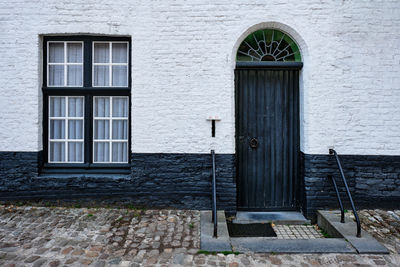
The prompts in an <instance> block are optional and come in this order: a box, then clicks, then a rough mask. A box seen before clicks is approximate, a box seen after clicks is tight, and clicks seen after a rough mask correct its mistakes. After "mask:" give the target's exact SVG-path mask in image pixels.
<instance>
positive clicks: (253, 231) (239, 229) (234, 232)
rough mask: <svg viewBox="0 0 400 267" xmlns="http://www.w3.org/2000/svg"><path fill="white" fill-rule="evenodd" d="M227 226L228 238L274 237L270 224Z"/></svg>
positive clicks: (236, 224)
mask: <svg viewBox="0 0 400 267" xmlns="http://www.w3.org/2000/svg"><path fill="white" fill-rule="evenodd" d="M227 224H228V231H229V236H230V237H276V233H275V231H274V229H273V228H272V226H271V224H270V223H249V224H240V223H231V222H227Z"/></svg>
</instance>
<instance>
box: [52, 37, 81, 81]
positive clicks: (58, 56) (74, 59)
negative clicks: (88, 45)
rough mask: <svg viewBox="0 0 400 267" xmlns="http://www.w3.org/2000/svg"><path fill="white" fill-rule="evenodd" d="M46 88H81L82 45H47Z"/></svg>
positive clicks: (56, 43) (53, 43) (56, 42)
mask: <svg viewBox="0 0 400 267" xmlns="http://www.w3.org/2000/svg"><path fill="white" fill-rule="evenodd" d="M47 51H48V53H47V86H49V87H55V86H70V87H74V86H75V87H81V86H83V43H82V42H59V41H53V42H48V43H47Z"/></svg>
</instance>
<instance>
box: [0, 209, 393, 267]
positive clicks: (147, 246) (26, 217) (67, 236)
mask: <svg viewBox="0 0 400 267" xmlns="http://www.w3.org/2000/svg"><path fill="white" fill-rule="evenodd" d="M348 216H349V215H348ZM360 217H361V220H362V222H363V227H364V229H365V230H367V231H368V232H370V233H371V234H372V235H374V236H375V237H376V238H377V239H378V240H379V241H380V242H382V243H383V244H384V245H385V246H386V247H387V248H388V249H389V250H390V255H346V254H325V255H318V254H290V255H289V254H278V255H275V254H239V255H234V254H229V255H223V254H217V255H207V254H204V253H199V249H200V240H199V238H200V237H199V236H200V235H199V228H200V225H199V221H200V213H199V212H198V211H187V210H136V209H107V208H93V209H88V208H64V207H57V208H50V207H31V206H22V207H16V206H4V205H3V206H0V266H9V267H11V266H35V267H38V266H52V267H55V266H86V265H89V266H179V265H184V266H186V265H190V266H230V267H235V266H271V265H282V266H338V265H339V266H356V265H358V266H377V265H382V266H399V265H400V256H399V252H400V211H398V210H397V211H381V210H362V211H361V212H360Z"/></svg>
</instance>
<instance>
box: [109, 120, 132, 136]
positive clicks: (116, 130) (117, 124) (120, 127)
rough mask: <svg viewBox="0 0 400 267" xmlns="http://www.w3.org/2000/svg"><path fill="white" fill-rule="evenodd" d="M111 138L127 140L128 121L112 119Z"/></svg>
mask: <svg viewBox="0 0 400 267" xmlns="http://www.w3.org/2000/svg"><path fill="white" fill-rule="evenodd" d="M112 124H113V128H112V139H119V140H122V139H123V140H127V139H128V121H127V120H113V122H112Z"/></svg>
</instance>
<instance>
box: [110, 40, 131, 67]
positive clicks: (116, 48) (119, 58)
mask: <svg viewBox="0 0 400 267" xmlns="http://www.w3.org/2000/svg"><path fill="white" fill-rule="evenodd" d="M127 52H128V44H126V43H113V44H112V62H113V63H128V53H127Z"/></svg>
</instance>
